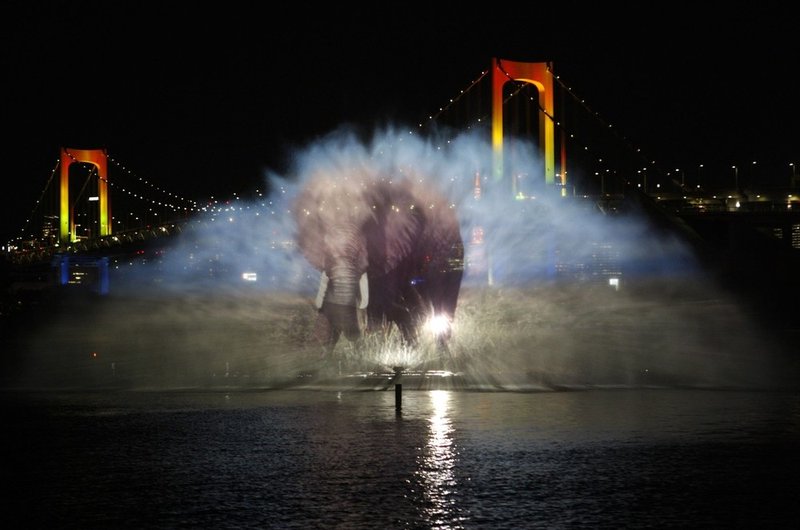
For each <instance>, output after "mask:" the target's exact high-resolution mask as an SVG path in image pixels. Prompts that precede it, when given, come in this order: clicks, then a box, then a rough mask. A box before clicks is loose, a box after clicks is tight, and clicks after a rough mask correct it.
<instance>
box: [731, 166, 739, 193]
mask: <svg viewBox="0 0 800 530" xmlns="http://www.w3.org/2000/svg"><path fill="white" fill-rule="evenodd" d="M731 168H733V185H734V187H735V188H736V190H738V189H739V168H738V167H736V166H731Z"/></svg>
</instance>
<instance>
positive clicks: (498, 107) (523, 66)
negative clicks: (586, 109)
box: [492, 58, 566, 194]
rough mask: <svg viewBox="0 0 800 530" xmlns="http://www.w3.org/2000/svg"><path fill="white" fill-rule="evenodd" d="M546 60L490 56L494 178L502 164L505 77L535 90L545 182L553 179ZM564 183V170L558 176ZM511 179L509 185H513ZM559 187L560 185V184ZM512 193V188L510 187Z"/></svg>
mask: <svg viewBox="0 0 800 530" xmlns="http://www.w3.org/2000/svg"><path fill="white" fill-rule="evenodd" d="M550 70H551V64H550V63H524V62H517V61H508V60H505V59H498V58H495V59H494V64H493V65H492V148H493V152H494V179H495V181H499V180H502V179H503V177H504V168H503V86H504V85H505V84H506V83H507V82H509V81H523V82H525V83H530V84H532V85H534V86H536V88H537V89H538V90H539V107H540V108H542V109H544V112H541V111H540V112H539V144H540V145H539V147H540V149H541V152H542V155H543V156H544V164H545V165H544V178H545V183H546V184H547V185H553V184H554V183H555V124H554V123H553V120H552V116H554V104H553V99H554V98H553V76H552V73H551V72H550ZM561 184H562V185H565V184H566V172H564V174H563V175H562V176H561ZM515 187H516V185H515V182H512V188H515ZM562 190H563V188H562ZM512 193H513V194H516V189H512Z"/></svg>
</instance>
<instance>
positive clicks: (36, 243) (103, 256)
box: [6, 59, 800, 291]
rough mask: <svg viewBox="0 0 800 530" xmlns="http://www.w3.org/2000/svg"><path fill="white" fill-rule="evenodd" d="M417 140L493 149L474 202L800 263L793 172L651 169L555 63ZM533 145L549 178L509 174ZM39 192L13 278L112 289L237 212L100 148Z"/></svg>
mask: <svg viewBox="0 0 800 530" xmlns="http://www.w3.org/2000/svg"><path fill="white" fill-rule="evenodd" d="M418 128H419V130H418V131H413V132H414V133H418V134H422V135H438V136H437V137H446V135H447V134H449V133H448V132H447V131H466V130H470V131H475V132H477V133H478V134H481V135H483V137H485V138H486V139H487V141H489V142H490V143H491V147H492V152H493V160H492V166H491V167H490V168H484V170H483V173H482V174H480V175H476V176H475V178H474V179H473V178H472V176H465V181H466V182H469V183H470V185H474V186H475V188H476V193H480V190H481V189H482V188H489V189H494V190H500V191H501V193H505V194H507V195H508V197H509V200H510V201H514V200H518V201H525V200H529V199H532V198H534V197H535V196H537V195H539V196H541V195H542V194H550V195H554V196H558V197H561V198H562V199H563V200H565V201H569V200H573V201H574V200H581V201H587V202H589V203H591V204H593V205H594V207H596V208H597V209H598V210H599V211H601V212H604V213H607V214H609V213H614V212H615V211H616V209H617V207H618V206H619V205H620V204H622V203H624V202H626V201H630V200H632V199H634V200H636V201H637V202H638V203H639V204H644V205H645V207H646V208H647V209H649V211H650V212H651V213H653V215H655V216H656V217H657V218H658V219H659V220H660V221H662V222H665V223H668V224H671V225H672V226H673V227H676V226H677V227H683V228H687V227H688V229H689V231H690V232H691V233H692V234H694V235H697V236H699V237H700V238H701V239H703V240H704V241H705V243H707V244H708V245H709V246H714V245H716V246H717V247H722V250H723V255H724V256H726V257H731V256H732V257H734V258H735V259H739V260H742V259H744V260H747V259H749V260H750V261H755V260H756V259H759V258H761V257H763V252H764V249H767V248H769V249H771V250H770V251H771V252H773V253H774V254H775V255H779V256H780V257H781V259H783V258H785V257H786V256H789V257H790V261H789V263H796V261H797V257H796V255H797V254H798V253H800V176H798V174H797V173H796V171H795V167H794V164H793V163H789V164H788V166H786V169H787V170H790V175H788V176H787V175H784V176H782V175H780V174H778V173H779V172H778V171H777V170H768V169H766V166H767V165H766V164H763V163H762V164H761V165H760V166H759V167H758V170H759V171H761V173H760V174H759V175H756V166H755V163H753V165H751V166H747V165H744V164H741V165H736V164H731V165H728V166H724V167H716V168H715V167H705V166H704V165H703V164H696V165H695V166H694V167H692V168H675V167H672V166H666V165H663V164H656V163H655V162H653V161H652V160H650V159H649V158H648V157H647V156H646V155H645V154H644V153H643V151H642V149H641V148H639V147H638V146H636V145H635V144H634V143H633V142H632V141H630V140H629V139H628V138H626V137H624V136H621V135H620V134H618V132H617V129H616V128H614V127H611V125H610V124H609V123H607V122H606V121H605V120H604V119H603V118H602V117H601V116H600V115H599V114H598V113H597V112H595V111H594V110H593V109H592V108H591V107H589V106H588V105H587V104H586V103H585V101H584V100H583V99H581V98H580V97H578V96H577V95H576V94H575V93H574V92H573V90H572V89H571V88H570V87H568V86H567V85H566V84H565V83H564V82H562V81H561V80H560V78H559V77H558V76H557V75H555V73H554V70H553V65H552V64H551V63H524V62H516V61H510V60H503V59H494V60H493V61H492V64H491V65H490V67H489V68H488V69H487V70H485V71H483V72H481V73H480V74H479V75H478V76H477V77H476V78H475V79H474V80H473V81H471V82H470V83H469V85H468V86H466V87H465V88H464V89H463V90H461V91H460V92H459V93H458V94H457V95H456V96H455V97H453V98H452V99H450V101H449V102H447V104H446V105H443V106H441V107H440V108H439V109H438V110H437V111H436V112H435V113H433V114H431V115H429V116H428V117H427V118H426V119H425V120H423V121H422V122H420V123H419V124H418ZM518 140H523V142H519V141H518ZM530 146H536V147H538V156H537V159H538V160H541V161H542V163H541V167H531V168H529V171H527V172H511V171H510V170H509V168H510V167H512V166H513V165H514V164H512V163H511V162H512V161H513V160H514V159H516V158H518V157H519V158H521V157H523V156H524V155H525V154H526V153H520V152H519V150H520V149H529V148H530ZM45 180H46V182H45V185H44V189H43V191H42V192H41V195H40V196H39V197H38V199H37V200H36V201H35V205H34V207H33V209H32V213H31V214H30V216H29V217H28V219H26V220H25V222H24V223H23V226H22V228H21V229H20V232H19V236H18V237H17V238H15V239H14V240H13V241H10V242H8V244H7V246H6V256H7V260H8V261H9V262H11V263H13V264H14V265H15V266H18V267H29V268H36V267H38V270H43V269H49V270H50V271H51V272H52V273H53V274H52V277H53V278H55V280H54V281H55V282H56V283H58V284H66V283H69V282H71V281H73V280H74V278H72V276H71V272H70V270H71V267H74V266H75V265H76V264H79V265H80V266H81V267H83V270H84V273H85V270H86V268H87V267H89V268H91V269H92V270H95V269H96V270H98V271H99V272H98V273H97V276H98V277H99V278H100V279H99V280H97V278H95V280H94V281H100V283H101V284H103V282H106V283H107V267H108V262H109V259H111V260H113V259H114V257H115V256H123V257H126V258H127V257H128V256H130V255H135V254H136V253H140V252H142V248H143V246H146V245H147V244H148V243H150V242H152V241H155V240H160V239H165V238H169V237H171V236H174V235H176V234H180V233H182V232H184V231H185V230H187V229H191V228H192V227H194V226H197V225H198V224H201V223H203V222H207V221H208V219H209V218H212V219H213V217H214V215H215V214H227V213H228V212H230V211H232V210H235V209H236V206H235V205H231V203H230V201H222V202H220V201H216V200H213V199H209V200H198V199H195V198H190V197H188V196H186V195H184V194H182V193H176V192H174V191H171V190H168V185H167V184H166V183H162V182H159V181H157V180H155V179H152V178H151V177H146V176H141V175H138V174H137V173H136V171H135V170H133V169H130V168H129V167H127V166H126V165H125V163H124V162H123V161H119V160H117V159H116V158H115V157H114V154H113V153H110V152H108V150H107V149H105V148H97V149H85V148H74V147H71V146H60V152H59V157H58V160H57V162H56V163H55V165H54V167H53V169H52V172H51V174H50V175H48V176H47V178H46V179H45ZM233 200H234V201H235V197H234V199H233ZM201 214H208V215H201ZM756 254H757V255H756ZM100 289H101V291H104V290H107V285H106V286H105V287H101V288H100Z"/></svg>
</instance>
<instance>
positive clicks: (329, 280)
mask: <svg viewBox="0 0 800 530" xmlns="http://www.w3.org/2000/svg"><path fill="white" fill-rule="evenodd" d="M293 214H294V216H295V221H296V225H297V234H296V240H297V244H298V247H299V248H300V250H301V251H302V253H303V255H304V256H305V258H306V259H307V260H308V262H309V263H310V264H311V265H312V266H314V267H315V268H316V269H317V270H319V271H320V272H321V284H320V290H319V295H318V307H319V309H320V311H319V317H318V318H319V324H318V329H321V330H322V333H321V336H320V338H321V340H322V341H323V343H325V344H326V345H327V347H328V349H329V350H330V349H332V348H333V346H335V344H336V342H337V340H338V338H339V336H340V335H342V334H344V335H345V336H346V337H347V338H348V339H350V340H355V339H357V338H358V337H359V336H360V334H361V328H360V326H359V324H358V321H359V319H358V311H357V310H358V308H359V307H361V308H365V309H366V314H367V330H373V329H376V328H379V327H380V328H384V327H385V326H387V325H391V324H393V323H394V324H396V325H397V326H398V328H399V329H400V331H401V333H402V335H403V337H404V338H405V339H406V340H407V341H408V342H411V343H413V342H415V341H416V338H417V333H418V331H419V327H420V325H421V324H422V323H423V322H424V321H425V320H426V319H427V318H428V317H430V316H432V315H433V314H437V315H443V316H445V317H446V318H448V319H452V318H453V316H454V314H455V309H456V303H457V299H458V292H459V289H460V285H461V277H462V273H463V244H462V240H461V234H460V227H459V223H458V219H457V217H456V214H455V211H454V209H453V208H452V206H451V205H449V204H448V203H447V201H446V200H445V199H444V197H442V196H441V195H439V194H438V193H437V192H436V191H435V190H434V188H433V186H432V185H431V184H430V183H425V182H424V181H421V180H420V179H411V178H408V177H404V178H399V179H395V178H392V179H390V178H379V177H376V176H374V175H370V174H362V175H353V174H352V173H350V174H348V175H341V174H337V173H328V174H325V175H319V176H317V177H316V178H313V179H311V180H310V181H309V182H308V183H307V184H306V185H305V186H304V187H303V188H302V190H301V191H300V193H299V195H298V197H297V199H296V201H295V204H294V208H293ZM365 276H366V281H365V280H364V278H365Z"/></svg>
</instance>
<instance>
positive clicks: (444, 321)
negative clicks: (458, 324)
mask: <svg viewBox="0 0 800 530" xmlns="http://www.w3.org/2000/svg"><path fill="white" fill-rule="evenodd" d="M427 327H428V329H429V330H430V331H431V333H433V334H434V335H435V336H437V337H438V336H439V335H446V334H447V333H449V332H450V319H449V318H447V316H445V315H434V316H432V317H431V318H430V320H428V326H427Z"/></svg>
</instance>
